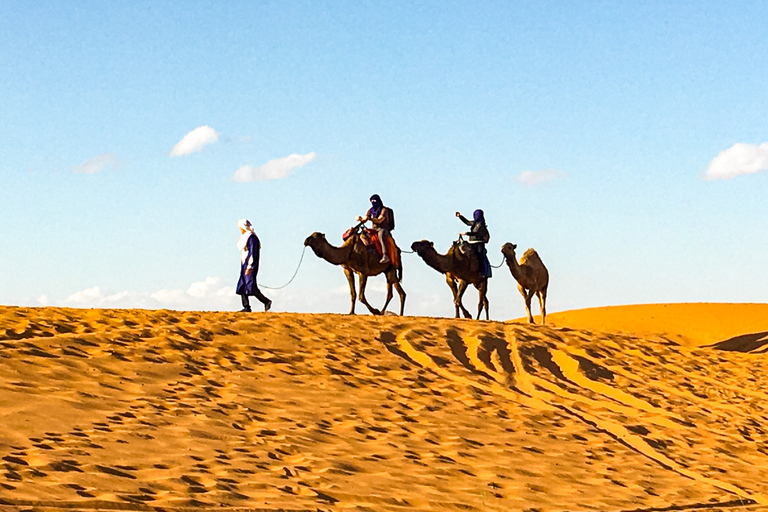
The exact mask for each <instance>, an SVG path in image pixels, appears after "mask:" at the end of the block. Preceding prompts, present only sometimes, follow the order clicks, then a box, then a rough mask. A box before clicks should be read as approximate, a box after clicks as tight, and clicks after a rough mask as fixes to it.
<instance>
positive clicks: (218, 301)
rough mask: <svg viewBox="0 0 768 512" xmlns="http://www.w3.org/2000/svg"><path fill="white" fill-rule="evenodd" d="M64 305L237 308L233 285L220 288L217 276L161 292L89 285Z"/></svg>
mask: <svg viewBox="0 0 768 512" xmlns="http://www.w3.org/2000/svg"><path fill="white" fill-rule="evenodd" d="M38 302H39V303H40V304H41V305H46V304H48V303H49V302H50V301H49V300H48V299H47V297H45V296H42V297H40V298H39V299H38ZM54 302H55V301H54ZM64 304H66V305H71V306H76V307H107V308H116V307H120V308H157V307H163V308H171V309H193V310H195V309H196V310H231V309H234V308H236V307H237V305H238V304H239V298H238V297H237V295H236V294H235V287H234V286H222V280H221V278H219V277H206V278H205V279H204V280H203V281H197V282H193V283H192V284H191V285H190V286H189V288H187V290H186V291H185V290H183V289H162V290H157V291H155V292H142V291H130V290H128V291H121V292H117V293H112V292H109V291H106V290H104V289H103V288H101V287H100V286H92V287H91V288H86V289H85V290H81V291H79V292H76V293H73V294H72V295H70V296H69V297H67V298H66V299H64Z"/></svg>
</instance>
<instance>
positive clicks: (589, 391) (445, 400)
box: [0, 304, 768, 511]
mask: <svg viewBox="0 0 768 512" xmlns="http://www.w3.org/2000/svg"><path fill="white" fill-rule="evenodd" d="M697 315H698V316H697ZM550 318H551V320H552V324H553V325H552V326H546V327H542V326H530V325H527V324H522V323H516V322H510V323H497V322H478V321H470V320H452V319H450V320H449V319H433V318H418V317H404V318H399V317H377V318H374V317H370V316H356V317H351V316H343V315H307V314H271V313H270V314H253V315H245V314H238V313H200V312H170V311H141V310H73V309H57V308H45V309H25V308H11V307H5V308H0V427H2V428H0V459H2V461H1V462H0V509H3V510H6V509H7V510H14V511H16V510H19V511H20V510H29V509H34V510H42V509H60V508H69V509H104V510H115V509H120V510H160V509H162V510H176V509H188V508H190V507H198V508H211V509H213V508H216V509H222V508H249V509H256V510H258V509H263V510H278V509H283V510H341V509H347V510H384V511H389V510H392V511H395V510H399V511H402V510H433V509H439V510H479V511H480V510H483V511H484V510H498V511H506V510H615V511H620V510H648V509H655V510H662V509H665V510H696V509H705V508H706V509H708V510H725V509H728V510H731V509H734V508H736V509H744V510H746V509H749V510H768V479H767V478H766V476H768V434H766V430H765V429H766V427H765V426H764V425H765V424H766V419H768V405H766V398H767V397H768V392H766V391H765V390H764V381H765V379H766V377H768V368H767V367H766V365H765V361H764V359H765V355H764V354H762V351H763V350H765V349H768V340H763V338H765V336H766V335H767V334H768V305H749V304H747V305H733V304H731V305H656V306H635V307H625V308H618V309H617V308H602V309H600V310H597V309H596V310H584V311H575V312H566V313H557V314H552V315H551V316H550ZM718 318H719V319H720V320H718ZM763 319H764V320H763Z"/></svg>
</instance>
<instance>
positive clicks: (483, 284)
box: [411, 240, 489, 320]
mask: <svg viewBox="0 0 768 512" xmlns="http://www.w3.org/2000/svg"><path fill="white" fill-rule="evenodd" d="M411 249H412V250H414V251H416V253H417V254H418V255H419V256H421V259H423V260H424V262H425V263H426V264H427V265H429V266H430V267H432V268H433V269H435V270H437V271H438V272H440V273H441V274H445V281H446V282H447V283H448V287H449V288H450V289H451V292H452V293H453V305H454V306H455V308H456V318H461V315H460V314H459V311H461V313H463V314H464V317H465V318H472V315H471V314H470V312H469V311H467V309H466V308H465V307H464V305H463V304H462V303H461V298H462V297H463V296H464V292H465V291H466V290H467V286H469V285H470V284H471V285H474V287H475V288H477V292H478V294H479V295H480V302H479V303H478V305H477V318H478V320H479V319H480V313H482V311H483V308H485V319H486V320H488V318H489V316H488V297H487V292H488V278H487V277H485V276H483V275H481V274H480V261H479V259H478V257H477V254H475V253H474V251H472V250H471V249H470V248H469V245H464V246H463V248H462V247H460V246H459V244H458V243H457V242H454V243H453V245H452V246H451V248H450V249H448V252H447V253H446V254H440V253H439V252H437V251H436V250H435V245H434V244H433V243H432V242H430V241H429V240H421V241H419V242H413V243H412V244H411Z"/></svg>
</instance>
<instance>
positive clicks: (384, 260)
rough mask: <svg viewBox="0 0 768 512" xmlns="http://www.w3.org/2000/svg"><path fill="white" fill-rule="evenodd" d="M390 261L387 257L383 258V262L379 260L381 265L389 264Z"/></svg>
mask: <svg viewBox="0 0 768 512" xmlns="http://www.w3.org/2000/svg"><path fill="white" fill-rule="evenodd" d="M389 262H390V259H389V257H387V256H382V257H381V260H379V263H389Z"/></svg>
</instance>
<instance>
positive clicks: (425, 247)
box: [411, 240, 435, 256]
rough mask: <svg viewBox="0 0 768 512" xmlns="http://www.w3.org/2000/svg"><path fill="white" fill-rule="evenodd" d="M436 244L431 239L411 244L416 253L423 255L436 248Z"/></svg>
mask: <svg viewBox="0 0 768 512" xmlns="http://www.w3.org/2000/svg"><path fill="white" fill-rule="evenodd" d="M434 248H435V244H433V243H432V242H430V241H429V240H420V241H418V242H413V243H412V244H411V250H412V251H416V254H418V255H419V256H423V255H424V253H426V252H427V251H429V250H434Z"/></svg>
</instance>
